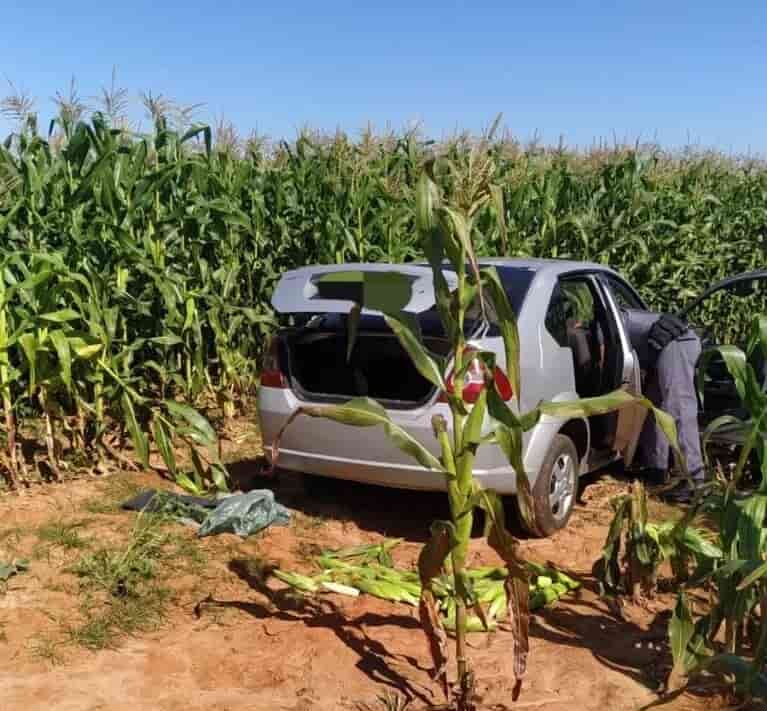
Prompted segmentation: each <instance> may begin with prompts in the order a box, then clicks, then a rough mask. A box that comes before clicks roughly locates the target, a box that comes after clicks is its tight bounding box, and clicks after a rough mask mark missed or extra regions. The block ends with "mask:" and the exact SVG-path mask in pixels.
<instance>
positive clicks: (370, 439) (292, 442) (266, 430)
mask: <svg viewBox="0 0 767 711" xmlns="http://www.w3.org/2000/svg"><path fill="white" fill-rule="evenodd" d="M302 404H306V403H302V402H300V401H299V400H298V399H297V398H296V396H295V394H294V393H292V392H291V391H290V390H281V389H277V388H268V387H262V388H261V389H260V390H259V415H260V420H261V422H260V424H261V433H262V437H263V443H264V448H265V450H266V452H267V455H269V454H270V451H271V444H272V442H273V441H274V439H275V437H276V436H277V433H278V432H279V430H280V428H281V427H282V426H283V424H284V423H285V421H286V420H287V418H288V417H289V416H290V414H291V413H292V412H293V411H294V410H295V409H296V408H297V407H299V406H301V405H302ZM435 414H442V415H443V416H445V418H446V419H449V409H448V407H447V405H442V404H435V405H431V406H428V407H425V408H421V409H418V410H408V411H394V412H390V415H391V417H392V419H393V421H394V422H396V424H398V425H399V426H400V427H402V428H403V429H405V430H406V431H407V433H408V434H410V435H411V436H412V437H414V438H415V439H417V440H418V441H419V442H421V443H422V444H423V445H424V446H425V447H427V448H428V449H429V450H430V451H431V452H432V453H433V454H434V455H436V456H439V454H440V453H439V447H438V444H437V441H436V439H435V437H434V433H433V431H432V425H431V418H432V417H433V416H434V415H435ZM277 466H278V467H280V468H282V469H287V470H290V471H299V472H305V473H308V474H319V475H322V476H328V477H333V478H337V479H348V480H352V481H359V482H363V483H367V484H378V485H380V486H388V487H394V488H400V489H413V490H425V491H444V489H445V479H444V476H443V475H442V474H440V473H439V472H437V471H430V470H428V469H425V468H423V467H421V466H419V465H418V464H416V463H414V460H413V459H412V458H411V457H409V456H408V455H407V454H405V453H404V452H402V451H400V450H399V449H398V448H397V447H395V446H394V444H392V442H391V441H389V439H388V438H387V436H386V434H385V433H384V431H383V428H382V427H351V426H348V425H342V424H339V423H337V422H332V421H330V420H325V419H322V418H316V417H308V416H306V417H298V418H296V419H295V420H294V421H293V423H291V425H290V426H289V427H288V428H287V429H286V431H285V432H284V433H283V436H282V440H281V442H280V451H279V458H278V462H277ZM474 476H475V478H476V479H477V481H479V482H480V483H481V484H482V485H483V486H484V487H486V488H488V489H493V490H495V491H497V492H498V493H500V494H513V493H515V492H516V476H515V474H514V471H513V470H512V468H511V467H510V466H509V463H508V461H507V460H506V458H505V456H504V455H503V453H502V452H501V451H500V449H498V448H497V447H495V446H490V445H486V446H484V447H482V448H481V449H480V450H479V452H478V456H477V459H476V464H475V468H474Z"/></svg>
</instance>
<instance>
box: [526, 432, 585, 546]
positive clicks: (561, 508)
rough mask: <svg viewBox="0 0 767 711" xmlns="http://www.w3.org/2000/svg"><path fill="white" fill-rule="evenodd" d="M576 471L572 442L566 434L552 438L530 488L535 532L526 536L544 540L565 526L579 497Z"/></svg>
mask: <svg viewBox="0 0 767 711" xmlns="http://www.w3.org/2000/svg"><path fill="white" fill-rule="evenodd" d="M578 470H579V459H578V450H577V449H576V447H575V443H574V442H573V441H572V440H571V439H570V438H569V437H568V436H567V435H563V434H558V435H555V436H554V439H553V441H552V443H551V447H550V448H549V451H548V453H547V454H546V458H545V459H544V460H543V465H542V466H541V470H540V472H539V473H538V478H537V479H536V480H535V485H534V486H533V490H532V495H533V508H534V514H535V529H536V530H532V531H531V530H528V533H530V534H531V535H533V536H538V537H541V538H545V537H547V536H551V535H553V534H555V533H556V532H557V531H560V530H562V529H563V528H564V527H565V526H567V522H568V521H569V520H570V516H571V515H572V513H573V507H574V506H575V500H576V498H577V495H578ZM520 519H521V520H522V525H523V526H524V527H525V528H526V529H529V527H528V526H527V525H525V522H524V519H523V518H522V517H520Z"/></svg>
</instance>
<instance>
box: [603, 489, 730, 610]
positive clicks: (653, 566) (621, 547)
mask: <svg viewBox="0 0 767 711" xmlns="http://www.w3.org/2000/svg"><path fill="white" fill-rule="evenodd" d="M611 503H612V507H613V510H614V512H615V513H614V516H613V520H612V522H611V524H610V528H609V530H608V533H607V539H606V540H605V545H604V549H603V551H602V560H601V561H600V565H599V566H598V570H599V578H600V584H601V586H602V589H603V591H604V592H606V593H608V594H611V595H616V594H629V595H631V596H632V598H633V599H634V601H635V602H638V601H639V600H640V598H641V597H642V596H645V595H647V596H651V595H653V594H654V593H655V591H656V588H657V582H658V574H659V569H660V567H661V566H662V565H663V564H664V563H666V562H668V563H669V564H670V565H671V569H672V572H673V574H674V578H675V579H676V581H678V582H686V581H687V579H688V577H689V575H690V573H691V568H692V569H693V570H694V571H696V572H698V571H700V570H701V569H703V568H705V567H706V566H708V565H709V564H710V562H711V561H713V560H716V559H718V558H721V557H722V552H721V550H719V548H718V547H717V546H716V545H715V544H713V543H712V542H711V541H710V540H709V539H710V536H707V535H705V534H704V533H703V532H702V531H701V530H700V529H698V528H695V527H693V526H691V525H690V524H691V521H692V514H691V513H690V512H687V513H685V515H683V516H680V517H679V520H677V521H663V522H659V523H658V522H653V521H650V520H649V518H648V514H647V492H646V490H645V487H644V485H643V484H642V483H641V482H640V481H635V482H634V483H633V484H632V485H631V491H630V492H629V493H628V494H623V495H622V496H619V497H617V498H616V499H615V500H613V501H612V502H611Z"/></svg>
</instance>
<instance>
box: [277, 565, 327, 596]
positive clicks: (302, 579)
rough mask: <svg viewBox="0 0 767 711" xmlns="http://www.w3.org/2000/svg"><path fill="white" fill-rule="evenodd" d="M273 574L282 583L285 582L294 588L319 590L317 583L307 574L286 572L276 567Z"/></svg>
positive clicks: (304, 590)
mask: <svg viewBox="0 0 767 711" xmlns="http://www.w3.org/2000/svg"><path fill="white" fill-rule="evenodd" d="M274 575H275V576H276V577H277V578H279V579H280V580H282V582H283V583H287V584H288V585H290V587H292V588H296V590H301V591H302V592H310V593H314V592H317V591H318V590H319V585H318V584H317V582H316V581H315V579H314V578H310V577H309V576H308V575H301V574H300V573H288V572H286V571H284V570H279V568H278V569H276V570H275V571H274Z"/></svg>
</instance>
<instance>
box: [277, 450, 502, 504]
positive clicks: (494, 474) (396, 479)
mask: <svg viewBox="0 0 767 711" xmlns="http://www.w3.org/2000/svg"><path fill="white" fill-rule="evenodd" d="M278 466H279V467H280V468H282V469H287V470H289V471H297V472H304V473H307V474H319V475H321V476H327V477H332V478H334V479H347V480H349V481H357V482H360V483H363V484H376V485H378V486H387V487H391V488H395V489H411V490H415V491H444V490H445V488H446V486H445V477H444V476H443V475H442V474H441V473H440V472H436V471H430V470H428V469H424V468H422V467H417V466H416V467H413V466H406V465H402V464H394V463H391V462H388V463H387V462H370V461H364V460H360V459H348V458H346V457H339V456H337V455H332V456H323V455H319V454H308V453H306V452H300V451H295V450H290V449H285V448H280V456H279V462H278ZM474 478H475V479H476V480H477V481H478V482H479V483H480V484H482V486H483V487H484V488H486V489H492V490H494V491H497V492H498V493H499V494H514V493H516V477H515V475H514V472H513V471H510V470H509V468H508V466H506V467H505V468H501V469H499V470H495V471H488V470H476V469H475V470H474Z"/></svg>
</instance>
